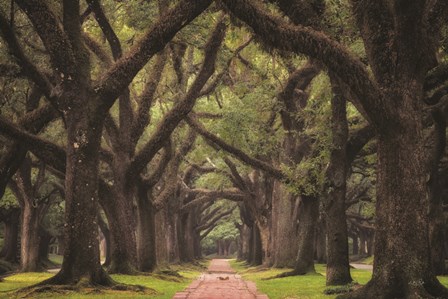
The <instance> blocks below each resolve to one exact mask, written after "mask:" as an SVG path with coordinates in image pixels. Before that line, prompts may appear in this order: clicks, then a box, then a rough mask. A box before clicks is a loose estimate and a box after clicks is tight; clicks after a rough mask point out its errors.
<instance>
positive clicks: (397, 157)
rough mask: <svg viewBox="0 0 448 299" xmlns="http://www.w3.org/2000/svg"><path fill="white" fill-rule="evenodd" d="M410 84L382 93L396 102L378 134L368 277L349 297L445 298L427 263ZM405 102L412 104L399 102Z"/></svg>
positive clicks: (417, 125) (420, 150)
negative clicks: (371, 261) (371, 260)
mask: <svg viewBox="0 0 448 299" xmlns="http://www.w3.org/2000/svg"><path fill="white" fill-rule="evenodd" d="M411 86H412V87H415V85H414V84H410V85H404V86H401V88H395V89H394V92H392V93H390V96H389V98H388V100H390V101H395V102H397V103H400V104H398V105H396V107H394V110H395V111H396V113H395V117H394V119H393V120H391V119H389V121H390V122H391V123H390V125H389V126H388V127H387V129H386V128H383V130H382V131H381V132H380V134H379V136H378V181H377V203H376V232H375V245H374V246H375V257H374V265H375V266H374V269H373V277H372V280H371V281H369V283H368V284H367V285H366V286H365V287H364V288H362V289H361V290H359V291H358V292H356V293H354V294H353V295H350V296H349V298H433V297H432V296H434V297H441V298H447V297H448V292H447V290H446V289H445V288H444V287H443V286H442V285H441V284H440V283H439V281H438V280H437V279H436V277H435V275H434V272H433V270H432V265H431V252H430V246H429V238H428V233H429V232H428V227H429V219H428V205H429V202H428V194H427V186H426V180H427V170H426V167H425V150H424V146H423V140H424V139H423V128H422V122H421V116H422V115H421V108H420V106H421V104H420V98H419V92H418V91H417V90H415V89H413V88H411ZM408 97H418V98H417V99H409V98H408ZM410 101H412V103H414V105H410V104H404V103H410ZM416 103H417V104H416Z"/></svg>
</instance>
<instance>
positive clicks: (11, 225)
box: [0, 208, 20, 263]
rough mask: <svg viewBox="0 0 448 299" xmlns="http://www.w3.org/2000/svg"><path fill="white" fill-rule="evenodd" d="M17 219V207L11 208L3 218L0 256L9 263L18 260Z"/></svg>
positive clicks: (18, 217) (18, 211)
mask: <svg viewBox="0 0 448 299" xmlns="http://www.w3.org/2000/svg"><path fill="white" fill-rule="evenodd" d="M19 220H20V209H19V208H12V209H11V211H9V212H8V215H7V217H5V219H4V224H5V233H4V239H3V247H2V251H1V252H0V257H1V258H2V259H4V260H5V261H8V262H10V263H17V262H18V260H19V250H18V248H19V247H18V246H19V245H18V240H19V222H20V221H19Z"/></svg>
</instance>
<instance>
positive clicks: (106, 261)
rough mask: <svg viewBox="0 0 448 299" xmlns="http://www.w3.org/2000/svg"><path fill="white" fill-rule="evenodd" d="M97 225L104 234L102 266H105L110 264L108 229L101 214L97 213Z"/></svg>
mask: <svg viewBox="0 0 448 299" xmlns="http://www.w3.org/2000/svg"><path fill="white" fill-rule="evenodd" d="M98 225H99V227H100V229H101V232H102V234H103V236H104V242H105V248H104V249H105V250H104V251H105V252H104V263H103V267H106V268H107V267H108V266H109V265H110V255H111V240H110V238H111V237H110V230H109V227H108V226H107V224H106V222H105V221H104V220H103V218H102V216H101V215H98Z"/></svg>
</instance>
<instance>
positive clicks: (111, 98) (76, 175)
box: [0, 0, 211, 285]
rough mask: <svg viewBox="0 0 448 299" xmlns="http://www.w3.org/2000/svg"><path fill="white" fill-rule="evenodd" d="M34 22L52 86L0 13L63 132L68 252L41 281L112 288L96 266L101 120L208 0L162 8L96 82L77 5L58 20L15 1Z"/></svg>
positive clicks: (66, 5)
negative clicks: (61, 120)
mask: <svg viewBox="0 0 448 299" xmlns="http://www.w3.org/2000/svg"><path fill="white" fill-rule="evenodd" d="M16 2H17V4H18V5H19V7H20V8H21V9H22V11H23V12H24V13H25V14H26V15H27V17H28V18H29V20H30V21H31V23H32V25H33V27H34V30H35V31H36V33H37V34H38V35H39V37H40V39H41V40H42V42H43V44H44V46H45V48H46V50H47V52H48V54H49V56H50V63H51V68H52V70H53V72H54V73H55V74H56V77H57V78H58V81H57V83H56V85H53V84H52V83H50V81H49V80H48V78H47V77H46V75H45V74H44V73H43V72H41V71H40V70H39V69H38V68H37V67H36V66H35V65H33V64H32V63H31V62H30V60H29V59H28V58H27V57H26V55H25V54H24V51H23V50H22V48H20V46H19V44H18V42H17V39H16V36H15V34H14V31H13V28H11V27H10V23H9V21H8V20H7V19H6V17H5V16H4V14H3V12H2V13H1V14H0V15H1V17H0V25H1V26H0V27H1V28H2V29H1V32H2V37H3V39H4V40H5V41H6V43H7V44H8V46H9V48H10V49H11V50H12V51H11V52H12V53H11V54H12V55H14V56H15V57H16V58H17V61H18V63H19V65H20V66H21V67H22V68H30V69H31V70H32V71H31V72H30V73H31V74H30V79H31V80H33V81H34V82H35V83H36V85H37V86H38V87H39V88H40V89H41V91H42V93H43V94H44V95H45V96H46V97H47V98H48V99H49V100H50V102H51V103H52V104H53V105H54V106H55V107H56V108H57V109H58V110H59V111H60V113H61V114H62V115H63V117H64V120H65V124H66V128H67V146H66V169H65V179H66V181H65V195H66V227H65V228H66V250H65V252H64V261H63V264H62V268H61V271H60V272H59V273H58V274H57V275H56V276H54V277H53V278H51V279H49V280H47V281H44V282H43V283H42V284H76V283H79V282H82V283H84V282H85V281H87V283H92V284H100V285H111V284H113V281H112V280H111V279H110V278H109V277H108V276H107V275H106V273H105V272H104V270H103V269H102V267H101V265H100V260H99V249H98V238H97V237H98V236H97V235H98V229H97V203H98V188H97V185H98V184H97V182H98V163H99V152H100V142H101V136H102V131H103V130H102V128H103V123H104V119H105V117H106V115H107V112H108V110H109V108H110V107H111V106H112V105H113V104H114V102H115V100H116V99H117V98H118V97H119V96H120V95H121V94H122V93H123V92H124V90H125V89H126V87H127V86H128V85H129V84H130V83H131V81H132V80H133V78H134V77H135V76H136V74H137V72H138V71H139V70H140V69H141V68H142V67H143V66H144V65H145V64H146V63H147V61H148V60H149V59H150V58H151V57H152V56H153V55H154V54H155V53H157V52H159V51H160V50H162V49H163V48H164V47H165V45H166V43H167V42H168V41H169V40H170V39H171V38H172V37H173V36H174V35H175V34H176V33H177V32H178V31H179V30H180V29H182V28H183V27H184V26H186V25H187V24H188V23H189V22H190V21H191V20H193V19H194V18H195V17H196V16H197V15H199V14H200V13H201V12H202V11H203V10H204V9H206V8H207V7H208V6H209V5H210V3H211V0H210V1H188V0H186V1H181V2H179V3H178V4H177V5H176V6H175V7H173V8H172V9H171V10H169V11H167V12H166V13H165V14H164V15H163V16H161V17H160V18H159V20H158V21H157V22H156V23H155V24H154V25H152V27H151V28H149V30H148V31H147V32H146V34H144V35H143V36H142V38H141V39H140V41H139V42H138V43H136V44H135V46H134V47H133V48H132V49H131V50H129V52H127V53H126V54H125V55H123V57H122V58H121V59H120V60H118V61H117V62H116V63H115V64H114V65H113V66H112V67H110V68H109V69H108V70H107V71H106V72H105V73H104V75H103V76H102V78H100V80H99V81H98V82H93V80H92V79H91V62H90V58H89V53H88V51H87V49H86V47H85V43H84V41H83V38H82V34H81V32H82V31H83V30H82V27H81V22H80V14H81V13H80V2H79V1H71V0H67V1H63V2H62V14H61V15H62V18H61V19H62V22H61V21H60V18H59V17H58V16H57V15H56V14H55V13H53V11H52V9H51V8H50V7H49V5H48V4H47V3H45V2H42V1H34V0H20V1H16Z"/></svg>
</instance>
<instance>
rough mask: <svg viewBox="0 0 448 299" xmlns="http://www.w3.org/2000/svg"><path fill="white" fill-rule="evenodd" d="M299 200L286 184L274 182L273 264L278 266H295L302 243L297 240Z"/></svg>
mask: <svg viewBox="0 0 448 299" xmlns="http://www.w3.org/2000/svg"><path fill="white" fill-rule="evenodd" d="M298 202H299V199H298V198H297V196H296V195H293V194H291V193H290V192H288V191H287V189H286V186H284V185H283V184H282V183H280V182H277V181H276V182H275V183H274V193H273V199H272V217H273V219H272V224H273V228H275V248H274V249H273V255H274V256H273V266H274V267H276V268H285V267H286V268H288V267H294V265H295V261H296V259H297V252H298V249H299V246H300V245H301V243H300V241H298V240H297V237H298V231H297V220H298V219H297V217H298ZM299 213H300V212H299Z"/></svg>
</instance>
